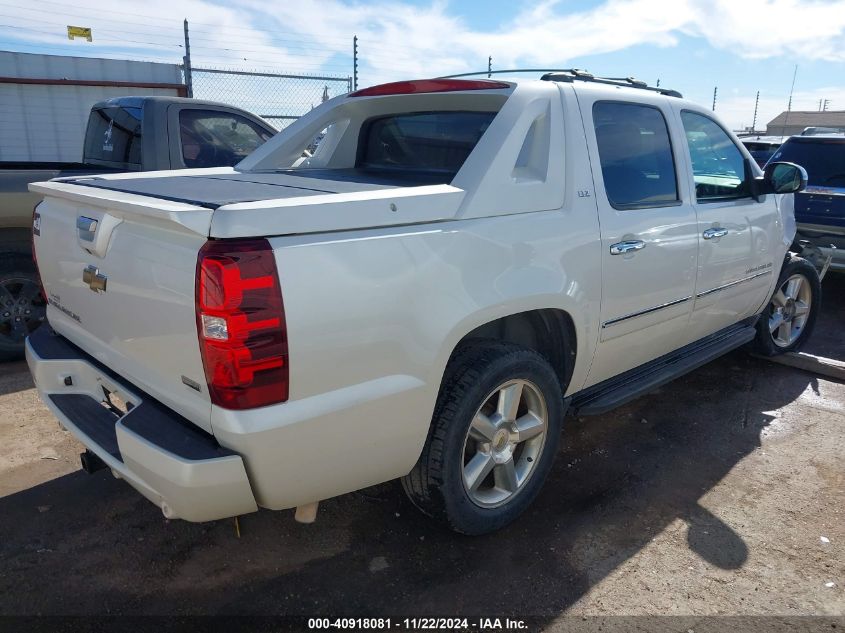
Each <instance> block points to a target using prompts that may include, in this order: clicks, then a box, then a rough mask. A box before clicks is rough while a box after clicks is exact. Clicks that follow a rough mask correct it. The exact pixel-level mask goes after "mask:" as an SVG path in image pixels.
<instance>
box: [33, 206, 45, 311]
mask: <svg viewBox="0 0 845 633" xmlns="http://www.w3.org/2000/svg"><path fill="white" fill-rule="evenodd" d="M38 204H41V203H40V202H39V203H38ZM38 204H36V205H35V206H34V207H33V208H32V231H31V232H30V235H29V239H30V242H29V245H30V247H31V248H32V263H33V264H35V274H36V275H37V276H38V290H39V292H40V293H41V298H42V299H44V301H45V302H46V301H47V293H46V292H44V280H43V279H41V270H39V268H38V255H36V253H35V236H36V235H41V215H40V214H39V213H38Z"/></svg>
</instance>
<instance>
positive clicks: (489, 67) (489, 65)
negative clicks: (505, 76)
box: [487, 55, 493, 79]
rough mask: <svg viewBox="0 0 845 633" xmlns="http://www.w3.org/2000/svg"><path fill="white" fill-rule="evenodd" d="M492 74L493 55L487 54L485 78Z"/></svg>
mask: <svg viewBox="0 0 845 633" xmlns="http://www.w3.org/2000/svg"><path fill="white" fill-rule="evenodd" d="M492 75H493V56H492V55H489V56H488V57H487V79H490V77H491V76H492Z"/></svg>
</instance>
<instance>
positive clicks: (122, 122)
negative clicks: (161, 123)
mask: <svg viewBox="0 0 845 633" xmlns="http://www.w3.org/2000/svg"><path fill="white" fill-rule="evenodd" d="M141 118H142V111H141V108H121V107H117V106H115V107H110V108H99V109H97V110H92V112H91V116H90V117H89V118H88V130H87V132H86V133H85V155H84V157H83V160H84V161H86V162H87V161H103V162H107V163H120V164H128V165H131V166H136V167H140V166H141V134H142V130H141Z"/></svg>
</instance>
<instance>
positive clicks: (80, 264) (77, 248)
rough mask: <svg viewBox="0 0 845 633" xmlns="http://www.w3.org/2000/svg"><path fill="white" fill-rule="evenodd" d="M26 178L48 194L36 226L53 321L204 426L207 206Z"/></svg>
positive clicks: (206, 398) (77, 341)
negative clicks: (199, 305) (200, 298)
mask: <svg viewBox="0 0 845 633" xmlns="http://www.w3.org/2000/svg"><path fill="white" fill-rule="evenodd" d="M33 188H34V189H35V190H37V191H38V192H39V193H44V194H47V197H46V199H45V200H44V201H43V202H42V203H41V204H40V205H39V206H38V207H37V209H36V218H35V223H34V229H33V233H34V244H35V253H36V256H37V261H38V266H39V272H40V274H41V278H42V281H43V284H44V290H45V293H46V295H47V301H48V306H47V318H48V321H49V323H50V325H51V326H52V327H53V329H55V330H56V331H57V332H58V333H59V334H62V335H63V336H65V337H66V338H67V339H69V340H70V341H71V342H72V343H75V344H76V345H78V346H79V347H80V348H82V349H83V350H84V351H86V352H87V353H89V354H90V355H91V356H93V357H94V358H96V359H97V360H98V361H100V362H101V363H103V364H104V365H106V366H107V367H109V368H110V369H112V370H113V371H114V372H115V373H116V374H118V375H120V376H122V377H124V378H125V379H126V380H127V381H129V382H131V383H132V384H134V385H135V386H136V387H138V388H139V389H141V390H143V391H145V392H146V393H148V394H150V395H151V396H153V397H154V398H156V399H157V400H159V401H160V402H162V403H163V404H165V405H166V406H168V407H170V408H171V409H173V410H175V411H176V412H177V413H179V414H180V415H182V416H184V417H185V418H187V419H189V420H191V421H192V422H193V423H195V424H197V425H198V426H200V427H201V428H203V429H205V430H206V431H211V421H210V420H211V402H210V398H209V395H208V390H207V387H206V382H205V377H204V371H203V364H202V357H201V353H200V348H199V342H198V339H197V326H196V313H195V308H194V283H195V282H194V279H195V274H196V265H197V253H198V252H199V250H200V248H201V247H202V245H203V244H204V243H205V241H206V235H207V232H208V227H209V225H210V222H211V211H210V210H208V209H203V208H198V207H195V206H189V205H184V204H178V203H172V202H157V201H154V200H149V199H140V200H139V199H136V198H137V196H126V195H123V196H120V194H118V195H115V194H114V192H108V193H109V194H111V197H112V198H113V199H112V200H100V199H97V198H95V197H86V196H84V195H79V194H74V193H73V190H74V189H78V188H75V187H72V186H68V185H64V184H63V183H55V182H53V183H42V184H39V185H34V186H33ZM63 189H64V190H65V191H63ZM60 196H61V197H60Z"/></svg>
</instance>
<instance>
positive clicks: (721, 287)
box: [695, 268, 772, 299]
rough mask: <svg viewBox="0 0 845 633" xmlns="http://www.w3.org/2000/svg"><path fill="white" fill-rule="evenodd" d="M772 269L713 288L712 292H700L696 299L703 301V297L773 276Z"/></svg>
mask: <svg viewBox="0 0 845 633" xmlns="http://www.w3.org/2000/svg"><path fill="white" fill-rule="evenodd" d="M771 274H772V269H771V268H770V269H769V270H764V271H763V272H761V273H757V274H755V275H751V276H750V277H743V278H742V279H737V280H736V281H732V282H730V283H727V284H724V285H723V286H718V287H717V288H712V289H710V290H705V291H704V292H699V293H698V294H697V295H695V298H696V299H701V297H706V296H707V295H712V294H713V293H714V292H719V291H720V290H725V289H726V288H731V287H732V286H736V285H738V284H741V283H745V282H746V281H751V280H752V279H757V278H758V277H763V276H764V275H771Z"/></svg>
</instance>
